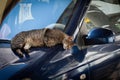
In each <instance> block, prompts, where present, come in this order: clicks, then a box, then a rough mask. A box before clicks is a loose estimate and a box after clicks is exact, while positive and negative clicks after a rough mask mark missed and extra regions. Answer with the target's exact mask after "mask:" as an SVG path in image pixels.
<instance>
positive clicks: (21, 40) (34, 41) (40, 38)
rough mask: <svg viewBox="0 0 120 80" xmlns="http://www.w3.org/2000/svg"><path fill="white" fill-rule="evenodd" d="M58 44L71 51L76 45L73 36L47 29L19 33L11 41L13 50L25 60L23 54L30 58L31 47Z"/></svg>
mask: <svg viewBox="0 0 120 80" xmlns="http://www.w3.org/2000/svg"><path fill="white" fill-rule="evenodd" d="M57 44H63V48H64V49H70V48H71V47H72V46H73V45H74V43H73V41H72V37H71V36H68V35H66V34H65V33H64V32H62V31H60V30H57V29H48V28H45V29H37V30H30V31H23V32H20V33H18V34H17V35H16V36H15V37H14V38H13V39H12V40H11V49H12V51H13V52H14V54H15V55H16V56H18V57H19V58H23V53H24V54H25V55H26V57H30V56H29V54H28V53H29V49H30V48H31V47H42V46H47V47H52V46H55V45H57Z"/></svg>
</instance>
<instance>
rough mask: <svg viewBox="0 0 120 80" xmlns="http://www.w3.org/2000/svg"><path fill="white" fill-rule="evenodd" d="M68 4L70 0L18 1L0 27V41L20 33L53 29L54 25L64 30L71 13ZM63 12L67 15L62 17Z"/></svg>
mask: <svg viewBox="0 0 120 80" xmlns="http://www.w3.org/2000/svg"><path fill="white" fill-rule="evenodd" d="M70 3H72V0H64V1H63V0H20V2H19V3H18V4H17V5H16V6H15V7H14V8H13V9H12V10H11V12H10V13H9V14H8V15H7V17H6V18H5V19H4V21H3V23H2V25H1V26H0V39H8V40H11V39H12V38H13V37H14V36H15V35H16V34H17V33H19V32H21V31H27V30H31V29H41V28H45V27H49V28H54V27H55V25H56V24H58V25H62V29H64V27H65V25H66V24H67V22H68V19H69V18H70V15H71V13H72V9H70V8H71V7H70V6H69V5H70ZM68 8H69V9H70V10H71V11H70V10H66V9H68ZM64 11H69V14H68V15H66V14H65V15H63V12H64Z"/></svg>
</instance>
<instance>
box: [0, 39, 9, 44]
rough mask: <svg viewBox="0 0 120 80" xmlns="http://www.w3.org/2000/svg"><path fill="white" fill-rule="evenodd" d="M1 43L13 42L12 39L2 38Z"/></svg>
mask: <svg viewBox="0 0 120 80" xmlns="http://www.w3.org/2000/svg"><path fill="white" fill-rule="evenodd" d="M0 43H11V40H5V39H0Z"/></svg>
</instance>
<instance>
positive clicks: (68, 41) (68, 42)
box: [63, 36, 75, 49]
mask: <svg viewBox="0 0 120 80" xmlns="http://www.w3.org/2000/svg"><path fill="white" fill-rule="evenodd" d="M74 45H75V44H74V42H73V37H72V36H66V37H65V38H64V40H63V48H64V49H71V48H72V47H73V46H74Z"/></svg>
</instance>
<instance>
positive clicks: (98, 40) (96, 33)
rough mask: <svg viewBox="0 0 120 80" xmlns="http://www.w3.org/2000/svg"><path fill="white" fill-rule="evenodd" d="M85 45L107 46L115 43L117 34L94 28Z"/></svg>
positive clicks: (86, 38)
mask: <svg viewBox="0 0 120 80" xmlns="http://www.w3.org/2000/svg"><path fill="white" fill-rule="evenodd" d="M84 40H85V45H95V44H107V43H113V42H115V34H114V33H113V32H112V31H111V30H109V29H105V28H94V29H92V30H90V31H89V33H88V35H87V36H85V38H84Z"/></svg>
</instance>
